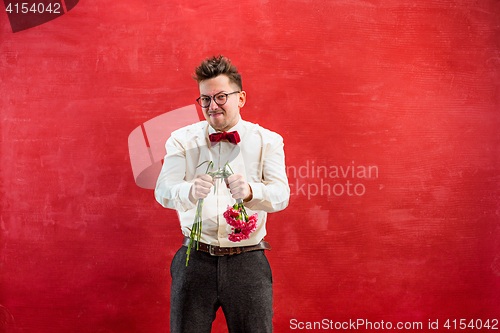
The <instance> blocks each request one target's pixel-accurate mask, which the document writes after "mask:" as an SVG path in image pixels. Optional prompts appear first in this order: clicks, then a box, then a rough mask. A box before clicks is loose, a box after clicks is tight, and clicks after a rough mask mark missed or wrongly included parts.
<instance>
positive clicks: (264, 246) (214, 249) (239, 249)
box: [182, 236, 271, 256]
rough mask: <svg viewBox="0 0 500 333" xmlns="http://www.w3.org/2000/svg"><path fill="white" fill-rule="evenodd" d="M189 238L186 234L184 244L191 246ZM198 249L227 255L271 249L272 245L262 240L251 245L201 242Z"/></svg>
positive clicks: (215, 254)
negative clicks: (228, 245) (224, 245)
mask: <svg viewBox="0 0 500 333" xmlns="http://www.w3.org/2000/svg"><path fill="white" fill-rule="evenodd" d="M189 240H190V238H189V237H186V236H184V239H183V240H182V245H183V246H189ZM194 246H195V247H194V248H195V249H196V241H195V245H194ZM198 250H200V251H203V252H207V253H210V255H212V256H225V255H233V254H240V253H243V252H248V251H255V250H271V245H269V243H268V242H266V241H261V242H260V243H259V244H257V245H251V246H240V247H219V246H215V245H208V244H205V243H201V242H200V245H199V247H198Z"/></svg>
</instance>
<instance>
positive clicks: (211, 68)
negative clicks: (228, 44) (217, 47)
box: [193, 54, 243, 90]
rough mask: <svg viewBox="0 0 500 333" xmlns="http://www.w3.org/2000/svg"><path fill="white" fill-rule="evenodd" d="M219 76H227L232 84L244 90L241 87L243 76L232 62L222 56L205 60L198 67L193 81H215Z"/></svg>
mask: <svg viewBox="0 0 500 333" xmlns="http://www.w3.org/2000/svg"><path fill="white" fill-rule="evenodd" d="M219 75H226V76H227V77H228V78H229V82H230V83H234V84H236V85H237V86H238V87H239V88H240V90H243V87H242V85H241V74H240V73H238V70H237V69H236V67H235V66H233V65H232V64H231V60H229V59H228V58H226V57H223V56H222V55H220V54H219V55H218V56H212V57H210V58H207V59H205V60H203V61H202V62H201V64H200V66H198V67H196V69H195V71H194V75H193V79H195V80H196V81H198V84H200V82H202V81H205V80H209V79H213V78H215V77H217V76H219Z"/></svg>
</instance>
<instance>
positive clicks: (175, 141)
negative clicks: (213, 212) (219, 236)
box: [155, 133, 196, 212]
mask: <svg viewBox="0 0 500 333" xmlns="http://www.w3.org/2000/svg"><path fill="white" fill-rule="evenodd" d="M165 148H166V150H167V155H166V156H165V158H164V160H163V167H162V169H161V172H160V176H159V177H158V181H157V182H156V188H155V198H156V201H158V202H159V203H160V204H161V205H162V206H163V207H165V208H171V209H176V210H178V211H181V212H185V211H187V210H189V209H193V208H194V207H195V206H196V205H195V204H193V203H192V202H191V200H189V192H190V190H191V186H192V182H187V181H186V180H185V178H186V165H187V163H186V149H185V147H184V145H183V144H182V142H181V140H179V138H176V137H175V136H174V133H172V136H171V137H170V138H169V139H168V140H167V143H166V144H165Z"/></svg>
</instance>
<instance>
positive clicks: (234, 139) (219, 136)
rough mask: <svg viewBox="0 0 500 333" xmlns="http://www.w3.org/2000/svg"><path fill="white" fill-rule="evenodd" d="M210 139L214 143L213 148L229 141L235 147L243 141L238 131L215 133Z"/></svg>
mask: <svg viewBox="0 0 500 333" xmlns="http://www.w3.org/2000/svg"><path fill="white" fill-rule="evenodd" d="M208 137H209V139H210V142H212V146H213V145H215V144H216V143H217V142H219V141H221V140H227V141H229V142H231V143H232V144H235V145H236V144H238V142H240V141H241V140H240V136H239V134H238V132H236V131H234V132H219V133H213V134H210V135H209V136H208Z"/></svg>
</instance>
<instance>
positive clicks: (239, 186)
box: [226, 175, 252, 201]
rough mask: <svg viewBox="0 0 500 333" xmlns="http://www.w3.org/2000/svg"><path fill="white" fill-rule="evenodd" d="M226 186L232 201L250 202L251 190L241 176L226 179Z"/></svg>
mask: <svg viewBox="0 0 500 333" xmlns="http://www.w3.org/2000/svg"><path fill="white" fill-rule="evenodd" d="M226 184H227V185H228V187H229V190H230V192H231V194H232V196H233V198H234V199H243V201H250V200H252V188H251V187H250V185H249V184H248V183H247V181H246V180H245V178H244V177H243V175H231V176H229V177H227V179H226Z"/></svg>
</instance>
